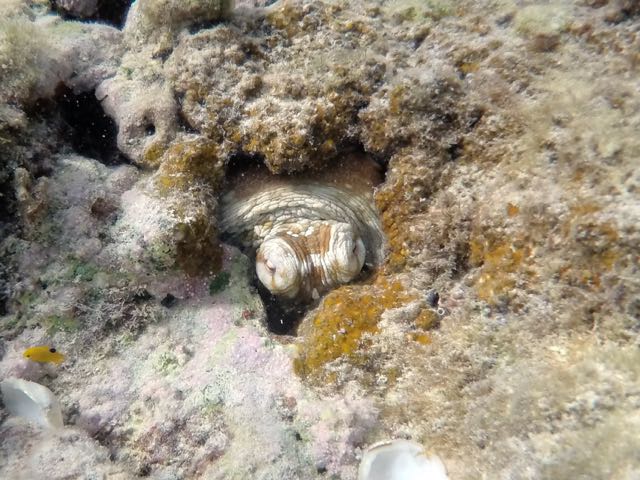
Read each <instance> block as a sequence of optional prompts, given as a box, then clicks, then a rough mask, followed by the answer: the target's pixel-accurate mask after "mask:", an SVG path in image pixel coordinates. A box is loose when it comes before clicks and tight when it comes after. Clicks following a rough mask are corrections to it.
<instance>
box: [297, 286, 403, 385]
mask: <svg viewBox="0 0 640 480" xmlns="http://www.w3.org/2000/svg"><path fill="white" fill-rule="evenodd" d="M412 300H414V298H413V296H412V295H410V294H408V293H407V292H406V291H405V289H404V287H403V286H402V284H401V283H400V282H399V281H390V280H388V279H387V278H386V277H379V278H378V279H377V280H376V281H375V283H374V284H372V285H351V286H345V287H342V288H339V289H337V290H334V291H332V292H331V293H329V294H328V295H327V296H326V297H325V299H324V301H323V302H322V304H321V305H320V307H319V309H318V311H317V312H316V314H315V315H314V316H313V317H312V318H311V319H310V322H309V323H308V324H307V325H306V328H304V326H303V327H301V329H302V330H303V331H302V332H301V333H302V336H303V338H304V339H303V341H302V344H301V345H300V350H299V356H298V358H296V359H295V361H294V370H295V372H296V373H297V374H298V375H299V376H301V377H303V378H314V379H318V380H321V381H322V380H324V381H332V380H334V378H333V377H334V376H335V374H334V373H332V372H330V371H328V370H327V369H325V367H326V366H327V365H328V364H329V363H331V362H334V361H336V360H338V359H345V360H347V361H348V362H349V363H350V364H352V365H354V366H356V367H358V366H364V365H365V364H366V363H367V361H368V358H367V357H368V355H367V347H368V346H369V345H370V344H371V339H370V337H371V335H375V334H377V333H378V323H379V321H380V319H381V317H382V314H383V313H384V312H385V310H388V309H391V308H398V307H400V306H402V305H404V304H406V303H408V302H410V301H412ZM304 330H306V331H304Z"/></svg>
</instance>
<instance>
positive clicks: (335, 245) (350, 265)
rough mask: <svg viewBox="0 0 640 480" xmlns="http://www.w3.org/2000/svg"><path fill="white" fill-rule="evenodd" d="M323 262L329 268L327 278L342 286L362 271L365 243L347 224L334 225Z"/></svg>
mask: <svg viewBox="0 0 640 480" xmlns="http://www.w3.org/2000/svg"><path fill="white" fill-rule="evenodd" d="M325 256H326V259H325V261H324V262H323V263H324V264H325V265H326V266H327V267H326V268H328V271H327V273H326V276H327V277H329V278H331V279H332V281H333V283H335V284H341V283H347V282H350V281H351V280H353V279H354V278H355V277H356V276H357V275H358V274H359V273H360V270H362V266H363V265H364V259H365V256H366V250H365V246H364V242H363V241H362V239H361V238H360V236H359V235H358V234H357V233H356V232H355V231H354V229H353V227H352V226H351V225H349V224H347V223H336V224H335V225H332V228H331V235H330V237H329V245H328V248H327V251H326V252H325Z"/></svg>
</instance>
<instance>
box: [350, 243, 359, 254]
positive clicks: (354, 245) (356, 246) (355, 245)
mask: <svg viewBox="0 0 640 480" xmlns="http://www.w3.org/2000/svg"><path fill="white" fill-rule="evenodd" d="M357 250H358V242H353V250H351V251H352V252H353V253H356V251H357Z"/></svg>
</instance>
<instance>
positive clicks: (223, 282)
mask: <svg viewBox="0 0 640 480" xmlns="http://www.w3.org/2000/svg"><path fill="white" fill-rule="evenodd" d="M230 281H231V274H230V273H229V272H224V271H223V272H218V273H217V274H215V275H214V276H213V278H212V279H211V281H209V295H215V294H216V293H220V292H222V291H223V290H226V288H227V287H228V286H229V282H230Z"/></svg>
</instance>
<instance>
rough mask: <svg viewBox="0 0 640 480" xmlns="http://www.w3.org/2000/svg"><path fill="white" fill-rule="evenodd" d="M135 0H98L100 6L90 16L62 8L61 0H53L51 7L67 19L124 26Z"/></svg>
mask: <svg viewBox="0 0 640 480" xmlns="http://www.w3.org/2000/svg"><path fill="white" fill-rule="evenodd" d="M132 3H133V0H98V8H97V10H96V11H95V13H93V14H92V15H90V16H87V17H80V16H77V15H74V14H73V12H69V11H67V10H65V9H64V8H62V6H61V5H60V1H59V0H52V2H51V8H52V9H53V10H54V11H56V12H58V14H59V15H60V16H61V17H62V18H64V19H66V20H85V21H94V22H101V23H107V24H109V25H113V26H115V27H118V28H122V26H123V25H124V22H125V20H126V19H127V13H128V12H129V7H130V6H131V4H132Z"/></svg>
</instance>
